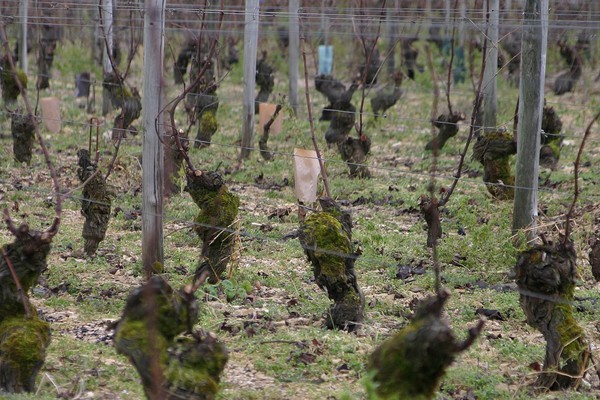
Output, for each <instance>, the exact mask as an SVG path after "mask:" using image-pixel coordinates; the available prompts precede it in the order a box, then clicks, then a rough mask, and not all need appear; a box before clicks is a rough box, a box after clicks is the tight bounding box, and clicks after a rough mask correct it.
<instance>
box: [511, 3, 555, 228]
mask: <svg viewBox="0 0 600 400" xmlns="http://www.w3.org/2000/svg"><path fill="white" fill-rule="evenodd" d="M547 43H548V0H527V1H526V3H525V9H524V20H523V40H522V44H521V79H520V88H519V99H520V100H519V127H518V129H517V136H518V137H517V164H516V177H515V186H516V187H515V200H514V206H513V207H514V210H513V230H515V231H516V230H518V229H521V228H525V227H528V226H535V217H536V216H537V197H538V196H537V194H538V193H537V190H538V172H539V171H538V169H539V157H537V154H539V151H540V129H541V126H542V110H543V107H544V79H545V77H546V46H547ZM524 74H526V76H525V75H524ZM534 236H535V231H534V230H529V231H528V237H529V238H533V237H534Z"/></svg>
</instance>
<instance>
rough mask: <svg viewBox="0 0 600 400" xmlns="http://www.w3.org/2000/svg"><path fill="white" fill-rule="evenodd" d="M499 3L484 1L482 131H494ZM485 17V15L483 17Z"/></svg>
mask: <svg viewBox="0 0 600 400" xmlns="http://www.w3.org/2000/svg"><path fill="white" fill-rule="evenodd" d="M499 3H500V1H499V0H489V7H490V8H489V10H488V9H487V5H488V0H484V2H483V4H484V14H488V13H489V21H488V28H487V37H488V39H487V40H488V44H487V49H488V54H487V61H486V63H485V71H484V73H483V126H484V130H486V131H488V130H494V129H496V109H497V101H496V86H497V85H496V79H497V78H496V77H497V75H498V24H499V15H500V10H499V8H500V4H499ZM484 16H485V15H484Z"/></svg>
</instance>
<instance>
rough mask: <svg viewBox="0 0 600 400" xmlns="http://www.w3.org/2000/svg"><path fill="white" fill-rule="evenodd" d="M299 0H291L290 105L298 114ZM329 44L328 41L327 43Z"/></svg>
mask: <svg viewBox="0 0 600 400" xmlns="http://www.w3.org/2000/svg"><path fill="white" fill-rule="evenodd" d="M298 7H299V6H298V0H290V10H289V11H290V44H289V57H290V60H289V61H290V71H289V75H288V76H289V85H290V107H292V110H294V114H295V115H298V75H299V72H298V65H299V63H300V52H299V49H300V23H299V21H298ZM326 44H327V43H326Z"/></svg>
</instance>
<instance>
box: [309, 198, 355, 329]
mask: <svg viewBox="0 0 600 400" xmlns="http://www.w3.org/2000/svg"><path fill="white" fill-rule="evenodd" d="M320 202H321V205H322V207H323V211H320V212H317V213H313V214H311V215H309V216H308V217H307V218H306V219H305V221H304V222H303V223H302V224H301V226H300V235H299V239H300V244H301V245H302V247H303V248H304V252H305V253H306V255H307V256H308V259H309V261H310V262H311V264H312V267H313V273H314V275H315V281H316V283H317V285H319V287H320V288H321V289H326V290H327V296H328V297H329V299H331V300H333V301H334V304H333V305H332V306H331V307H330V308H329V310H328V311H327V313H326V317H325V325H326V326H327V327H328V328H330V329H332V328H339V329H346V330H348V331H354V330H355V329H356V327H357V326H358V323H360V322H361V321H362V320H363V317H364V305H365V298H364V295H363V293H362V292H361V290H360V288H359V286H358V283H357V279H356V274H355V270H354V261H355V260H356V258H357V257H358V255H357V254H356V253H354V251H353V246H352V218H351V216H350V214H349V213H348V212H343V211H341V209H340V208H339V207H338V206H337V205H336V204H335V202H334V201H333V200H332V199H320Z"/></svg>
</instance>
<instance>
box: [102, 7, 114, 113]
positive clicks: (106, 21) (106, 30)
mask: <svg viewBox="0 0 600 400" xmlns="http://www.w3.org/2000/svg"><path fill="white" fill-rule="evenodd" d="M100 12H101V17H102V25H103V28H102V30H101V32H100V37H101V38H102V41H103V43H102V49H103V50H102V72H103V73H104V74H105V75H106V74H108V73H111V72H112V65H111V64H110V58H109V57H108V52H109V51H111V52H112V48H113V29H112V26H113V0H101V11H100ZM111 109H112V105H111V103H110V96H109V94H108V92H107V90H106V89H105V88H103V89H102V115H106V114H108V113H109V112H110V110H111Z"/></svg>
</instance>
